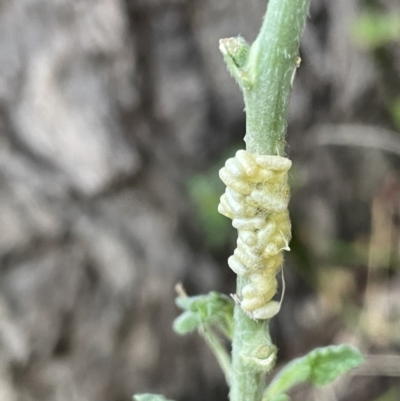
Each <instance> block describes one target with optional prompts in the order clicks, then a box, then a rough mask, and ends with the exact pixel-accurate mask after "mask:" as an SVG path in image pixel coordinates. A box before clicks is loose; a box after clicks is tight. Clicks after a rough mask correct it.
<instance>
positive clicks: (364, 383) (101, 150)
mask: <svg viewBox="0 0 400 401" xmlns="http://www.w3.org/2000/svg"><path fill="white" fill-rule="evenodd" d="M367 3H371V4H372V3H373V2H371V1H370V2H367V1H364V2H363V1H356V0H335V1H331V0H313V1H312V7H311V9H310V20H309V23H308V27H307V30H306V32H305V35H304V40H303V43H302V48H301V56H302V59H303V65H302V68H301V69H300V70H299V72H298V74H297V78H296V82H295V89H294V92H293V98H292V102H291V109H290V121H289V134H288V153H289V155H290V157H291V158H292V159H293V161H294V163H295V166H296V167H295V169H294V172H293V184H294V187H293V201H292V204H291V207H292V215H293V221H294V234H295V235H294V241H293V252H292V255H291V256H290V257H288V264H287V269H286V271H287V273H286V277H287V287H288V290H287V292H286V293H287V296H286V300H285V304H284V309H283V311H282V313H281V314H280V316H279V318H277V319H276V322H275V323H274V330H275V331H274V333H275V334H274V336H275V338H276V341H277V342H278V345H279V347H280V349H281V353H280V355H281V358H282V360H285V359H286V358H292V357H294V356H297V355H299V354H300V353H303V352H305V351H307V350H309V349H310V348H312V347H314V346H317V345H326V344H328V343H331V342H335V341H339V340H340V339H344V340H348V341H352V342H353V343H357V344H358V345H359V346H361V347H362V349H363V350H364V351H365V352H369V351H371V350H372V351H373V352H375V353H384V352H386V353H394V352H395V351H396V349H397V350H398V349H399V345H400V337H399V335H398V334H396V333H398V332H399V330H398V327H399V325H398V322H399V321H400V307H399V301H398V300H397V298H398V297H396V296H395V294H396V291H398V290H397V288H398V285H399V281H400V278H399V274H398V259H399V258H398V256H396V257H394V256H393V254H396V255H397V254H398V238H397V231H398V228H397V226H398V224H397V223H396V222H397V220H396V219H395V218H397V214H398V209H399V192H400V191H399V187H400V185H399V182H400V181H399V180H398V178H397V167H398V166H399V163H398V155H399V154H400V152H399V150H398V149H399V147H400V145H399V138H398V137H397V136H396V134H394V133H393V132H392V131H391V130H394V129H396V125H395V121H394V119H393V116H392V114H391V113H390V107H389V106H388V103H389V101H392V100H393V97H394V96H395V95H396V93H397V94H398V93H399V91H398V90H399V82H400V51H399V50H400V47H399V46H398V45H396V44H389V45H387V46H384V47H383V48H381V49H378V50H379V51H378V52H375V53H374V52H372V51H369V50H366V49H363V48H362V47H360V46H359V45H357V44H356V42H355V41H354V40H353V39H352V35H351V32H352V26H353V24H354V22H355V21H356V19H357V17H358V16H359V14H360V12H361V10H362V9H363V7H365V6H367V5H368V4H367ZM375 3H376V4H377V5H379V6H380V7H381V8H382V10H384V11H386V12H394V11H399V5H398V3H397V0H392V1H390V0H386V1H381V2H378V1H377V2H375ZM378 3H379V4H378ZM264 9H265V4H264V2H263V1H261V0H260V1H258V0H251V1H250V0H125V1H124V0H74V1H68V0H1V1H0V54H1V56H0V57H1V58H0V261H1V269H0V400H4V401H39V400H40V401H123V400H129V399H131V396H132V394H133V393H136V392H144V391H151V392H160V393H164V394H167V395H168V396H169V397H170V398H174V397H175V398H176V399H179V400H193V401H195V400H205V399H207V400H217V399H218V400H223V399H226V392H227V390H226V387H225V385H224V384H223V377H222V374H221V373H220V371H219V368H218V367H217V366H216V363H215V362H214V360H213V358H212V356H211V353H210V352H209V351H208V350H207V349H206V346H205V345H203V344H202V342H201V341H200V340H199V339H198V338H197V337H196V336H194V335H193V336H188V337H185V338H180V337H178V336H177V335H175V334H174V333H173V332H172V329H171V323H172V320H173V318H174V317H175V316H176V315H177V313H178V311H177V310H176V308H175V306H174V302H173V299H174V296H175V295H174V285H175V283H177V282H178V281H183V283H184V285H185V287H186V288H187V290H188V291H189V292H190V293H191V294H195V293H203V292H207V291H210V290H214V289H215V290H220V291H224V292H226V293H229V292H231V291H232V290H233V288H234V277H233V274H231V273H230V272H229V269H228V268H227V265H226V262H225V260H226V258H227V257H228V255H229V253H230V252H231V251H232V249H233V247H234V244H233V242H232V241H231V236H229V235H227V236H226V238H225V239H223V241H222V245H220V246H218V247H214V248H213V247H210V246H209V244H208V242H207V238H206V237H205V229H204V226H203V225H202V220H201V216H200V217H198V214H199V210H198V208H197V206H196V201H195V200H193V198H192V197H191V196H190V191H188V186H187V183H188V182H190V180H191V179H192V178H193V177H194V176H196V175H198V174H205V173H207V174H208V171H210V169H211V171H214V172H215V168H217V167H218V166H220V165H221V163H222V157H223V156H222V154H223V152H226V151H227V149H232V148H234V147H238V146H243V143H242V142H241V140H242V138H243V135H244V131H243V130H244V119H245V116H244V113H243V103H242V99H241V94H240V92H239V89H238V88H237V87H236V85H235V83H234V81H233V79H232V78H231V77H230V76H229V74H228V73H227V71H226V68H225V66H224V63H223V61H222V58H221V56H220V54H219V51H218V39H220V38H222V37H227V36H233V35H237V34H239V33H240V34H242V35H243V36H245V37H246V38H247V39H248V40H253V39H254V37H255V36H256V33H257V31H258V27H259V26H260V23H261V18H262V15H263V14H264ZM382 54H383V55H384V56H386V58H385V57H381V56H382ZM360 124H363V126H360ZM367 124H368V127H369V128H367V127H365V125H367ZM378 127H379V128H378ZM383 128H386V131H384V130H383ZM368 135H369V136H368ZM368 138H369V139H368ZM368 141H369V142H368ZM383 143H384V144H386V145H384V144H383ZM389 153H390V154H391V157H388V154H389ZM213 169H214V170H213ZM200 192H201V191H200ZM396 224H397V225H396ZM388 233H389V234H388ZM223 235H225V234H223V233H222V231H221V236H223ZM385 235H386V237H385ZM370 239H371V241H374V242H373V245H374V244H375V245H377V246H380V245H382V247H383V248H382V249H384V251H385V252H384V254H383V256H380V255H381V253H379V252H378V253H374V251H373V250H371V249H372V248H371V246H370V242H368V241H369V240H370ZM339 241H342V242H340V244H343V243H344V244H345V245H346V246H347V248H346V246H345V247H344V248H343V247H342V248H340V246H339V245H340V244H339V245H338V243H339ZM368 244H369V245H368ZM388 244H389V245H390V247H389V251H388V250H387V248H388ZM340 249H342V251H343V252H342V253H340V252H339V250H340ZM348 249H350V250H351V251H348ZM358 249H359V252H358V253H357V252H356V251H357V250H358ZM379 249H381V248H379ZM346 252H347V253H346ZM349 252H350V256H351V257H353V259H351V257H350V260H349V259H348V258H347V259H346V256H348V254H349ZM368 252H369V253H368ZM332 255H334V256H332ZM354 255H358V258H356V259H354ZM360 255H361V256H360ZM363 255H364V256H363ZM368 255H369V258H368ZM388 255H389V256H388ZM388 257H389V259H390V260H391V262H390V263H389V262H388V261H387V260H388V259H387V258H388ZM371 258H372V259H371ZM374 258H375V259H374ZM385 258H386V259H385ZM371 260H372V261H371ZM332 266H335V267H336V266H340V269H339V270H337V269H329V267H332ZM396 266H397V268H396ZM315 267H318V268H323V267H325V268H326V269H325V271H328V272H331V273H332V272H333V273H332V274H333V275H334V276H329V274H330V273H329V274H327V275H323V276H322V278H321V275H320V274H319V273H316V269H315ZM381 267H383V269H380V270H379V269H378V268H381ZM368 268H370V270H368ZM372 268H376V269H375V270H373V272H375V273H374V275H375V276H377V277H378V280H377V282H376V283H375V285H373V286H372V287H371V286H367V285H366V284H365V282H366V276H367V270H368V271H370V272H371V269H372ZM338 272H339V273H338ZM376 272H378V273H376ZM374 275H373V276H374ZM388 275H389V276H388ZM387 277H390V280H389V281H387V280H386V278H387ZM324 280H325V281H324ZM335 280H336V281H335ZM385 280H386V281H385ZM325 282H327V283H328V285H326V286H325V287H324V285H323V284H324V283H325ZM382 282H383V284H382ZM316 283H318V285H317V284H316ZM321 283H322V284H321ZM335 283H336V284H335ZM366 288H369V289H370V291H369V294H370V295H369V298H368V297H367V296H366V295H365V294H366V293H367V292H366V290H365V289H366ZM371 288H372V289H371ZM371 291H372V292H371ZM321 293H322V295H321ZM346 297H347V298H346ZM343 299H344V300H347V301H348V300H349V299H351V300H352V304H353V305H355V306H358V307H359V308H361V309H362V308H363V309H362V310H363V315H362V314H361V315H362V316H364V317H365V319H364V320H363V318H359V317H354V315H351V314H350V316H349V315H348V314H347V315H345V316H344V317H343V313H342V311H343V310H344V309H343V308H344V306H343V304H345V303H346V302H347V301H343ZM382 299H385V300H386V301H385V302H387V303H385V302H384V304H383V306H382V308H383V309H379V305H381V304H382V302H381V301H382ZM368 302H369V303H368ZM368 305H370V308H369V309H368ZM388 305H389V306H388ZM371 308H372V309H371ZM385 308H386V309H385ZM388 308H389V309H390V310H389V312H390V313H389V312H388V314H387V315H385V313H386V312H385V313H383V312H382V310H384V311H387V309H388ZM371 310H372V312H371V313H372V317H370V315H369V314H368V313H369V311H371ZM357 316H359V315H357ZM382 316H383V317H385V316H387V319H386V320H385V319H384V318H383V317H382ZM371 319H372V320H371ZM377 319H378V320H377ZM379 319H380V320H379ZM382 319H383V320H382ZM360 322H361V323H360ZM363 322H364V323H365V324H364V323H363ZM393 325H394V326H393ZM377 327H379V329H377ZM383 327H386V329H385V330H386V331H385V330H383ZM393 327H394V328H393ZM382 330H383V331H382ZM375 373H376V377H368V378H367V379H366V378H363V377H359V378H356V379H352V380H350V379H349V381H347V382H345V383H344V384H343V383H342V385H341V387H340V389H339V390H340V391H342V393H343V394H342V393H341V392H340V391H339V392H337V398H329V397H330V395H329V394H328V395H326V394H324V395H321V396H320V397H322V398H320V399H324V400H328V401H329V400H336V399H340V400H347V399H349V398H346V395H345V394H347V397H350V396H351V397H352V398H351V399H352V400H367V399H368V400H373V399H375V397H377V396H378V395H379V394H380V393H382V392H383V391H385V390H386V389H390V391H397V390H396V387H395V386H396V376H398V374H399V373H400V372H399V371H398V370H397V372H396V374H395V375H392V378H391V379H389V378H388V377H386V376H385V372H383V373H382V372H381V371H379V370H378V371H377V372H375ZM393 376H394V378H393ZM393 388H394V389H395V390H392V389H393ZM349 389H350V390H349ZM304 391H306V392H307V391H308V393H307V394H308V395H307V396H310V397H311V395H310V391H309V389H308V390H307V389H303V393H300V396H299V397H303V398H300V399H306V396H304V394H305V393H304ZM349 391H350V393H349ZM349 394H350V395H349ZM357 397H358V398H357ZM395 397H396V396H395ZM393 399H398V398H393Z"/></svg>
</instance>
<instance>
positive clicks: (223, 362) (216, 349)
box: [201, 327, 231, 385]
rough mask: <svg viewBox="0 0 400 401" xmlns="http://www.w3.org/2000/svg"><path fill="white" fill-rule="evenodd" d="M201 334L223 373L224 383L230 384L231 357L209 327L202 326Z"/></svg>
mask: <svg viewBox="0 0 400 401" xmlns="http://www.w3.org/2000/svg"><path fill="white" fill-rule="evenodd" d="M201 335H202V336H203V338H204V340H205V341H206V343H207V344H208V346H209V347H210V349H211V351H212V353H213V354H214V356H215V358H216V359H217V361H218V363H219V366H220V367H221V369H222V371H223V373H224V375H225V380H226V383H227V384H228V385H231V358H230V357H229V354H228V353H227V352H226V349H225V347H224V345H223V344H222V343H221V341H220V340H219V338H218V336H216V335H215V334H214V333H213V331H212V329H211V328H209V327H203V329H202V332H201Z"/></svg>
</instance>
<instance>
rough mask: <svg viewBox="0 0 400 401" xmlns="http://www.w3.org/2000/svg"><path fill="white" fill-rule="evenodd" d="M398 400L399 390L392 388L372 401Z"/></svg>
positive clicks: (399, 397) (399, 396) (399, 398)
mask: <svg viewBox="0 0 400 401" xmlns="http://www.w3.org/2000/svg"><path fill="white" fill-rule="evenodd" d="M398 400H400V390H399V389H398V388H397V387H392V388H391V389H389V390H388V391H385V392H384V393H383V394H381V395H380V396H379V397H378V398H375V400H374V401H398Z"/></svg>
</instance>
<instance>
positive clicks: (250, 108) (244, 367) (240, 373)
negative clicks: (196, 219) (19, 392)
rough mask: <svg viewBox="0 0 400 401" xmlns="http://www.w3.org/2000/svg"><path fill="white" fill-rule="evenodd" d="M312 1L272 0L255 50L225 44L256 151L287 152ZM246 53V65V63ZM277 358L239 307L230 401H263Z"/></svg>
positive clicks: (263, 328)
mask: <svg viewBox="0 0 400 401" xmlns="http://www.w3.org/2000/svg"><path fill="white" fill-rule="evenodd" d="M244 1H246V0H244ZM309 3H310V0H270V1H269V4H268V10H267V13H266V16H265V19H264V22H263V25H262V28H261V31H260V33H259V36H258V37H257V39H256V40H255V42H254V43H253V45H252V46H251V47H250V49H248V48H247V44H245V43H243V40H242V39H241V40H240V41H237V47H236V48H235V46H232V44H231V43H228V42H227V40H222V41H221V51H222V53H223V54H224V57H225V60H226V62H227V64H228V68H229V69H230V71H231V73H232V75H233V76H234V77H235V78H236V79H237V81H238V83H239V85H240V86H241V88H242V91H243V95H244V101H245V109H246V136H245V142H246V148H247V150H249V151H250V152H252V153H257V154H280V155H283V154H284V147H285V134H286V126H287V123H286V115H287V107H288V103H289V95H290V91H291V82H292V77H293V74H294V72H295V70H296V67H297V57H298V52H299V44H300V37H301V34H302V32H303V29H304V26H305V21H306V17H307V11H308V7H309ZM225 45H226V46H225ZM228 45H229V46H230V47H228ZM231 49H233V50H231ZM247 51H248V55H247V61H246V62H245V63H243V61H242V58H243V55H244V54H247ZM238 60H239V61H238ZM242 64H243V66H242ZM245 284H246V279H245V278H243V277H238V279H237V288H236V293H237V295H238V296H239V298H241V294H242V288H243V286H244V285H245ZM275 355H276V349H275V347H274V346H273V344H272V343H271V340H270V336H269V332H268V321H254V320H252V319H250V318H249V317H248V316H246V315H245V314H244V313H243V311H242V309H241V307H240V305H236V307H235V311H234V334H233V343H232V385H231V390H230V400H231V401H260V400H261V398H262V393H263V391H264V389H265V375H266V373H267V372H268V371H269V370H270V369H271V368H272V367H273V365H274V362H275Z"/></svg>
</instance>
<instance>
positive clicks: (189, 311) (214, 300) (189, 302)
mask: <svg viewBox="0 0 400 401" xmlns="http://www.w3.org/2000/svg"><path fill="white" fill-rule="evenodd" d="M175 302H176V305H177V306H178V307H179V308H181V309H183V310H184V311H186V312H184V313H183V314H182V315H181V316H179V317H178V318H177V319H176V320H175V322H174V329H175V331H177V332H178V333H179V334H186V333H188V332H190V331H193V330H194V329H195V328H197V327H198V326H199V325H214V326H216V327H218V328H219V329H220V330H221V331H222V332H223V333H224V334H225V335H226V336H227V337H228V338H230V337H231V334H232V330H233V328H232V319H233V307H234V303H233V301H232V299H231V298H229V297H228V296H226V295H224V294H220V293H218V292H215V291H212V292H210V293H209V294H206V295H196V296H194V297H184V296H180V297H178V298H176V301H175Z"/></svg>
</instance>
